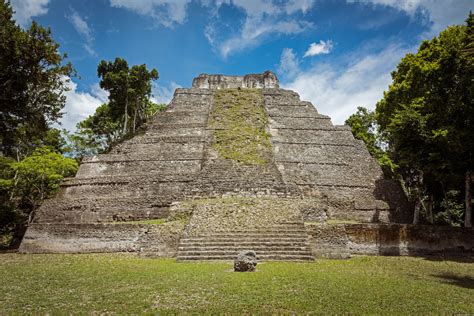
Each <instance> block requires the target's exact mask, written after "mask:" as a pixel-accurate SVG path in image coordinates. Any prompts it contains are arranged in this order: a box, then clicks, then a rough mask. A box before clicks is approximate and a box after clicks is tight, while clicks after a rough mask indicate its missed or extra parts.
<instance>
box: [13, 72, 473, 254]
mask: <svg viewBox="0 0 474 316" xmlns="http://www.w3.org/2000/svg"><path fill="white" fill-rule="evenodd" d="M410 214H411V208H410V204H409V203H408V202H407V199H406V197H405V195H404V192H403V191H402V189H401V187H400V185H399V184H398V183H396V182H394V181H391V180H384V179H383V174H382V171H381V169H380V167H379V165H378V164H377V162H376V161H375V160H374V159H373V158H372V157H371V156H370V155H369V153H368V151H367V149H366V148H365V146H364V144H363V142H362V141H359V140H356V139H354V137H353V136H352V133H351V130H350V128H349V127H348V126H338V125H333V124H332V123H331V120H330V118H329V117H328V116H325V115H322V114H319V113H318V112H317V110H316V109H315V107H314V106H313V105H312V104H311V103H309V102H306V101H301V100H300V98H299V96H298V94H297V93H295V92H293V91H289V90H284V89H280V88H279V82H278V79H277V78H276V76H275V75H274V74H273V73H272V72H270V71H267V72H265V73H263V74H251V75H246V76H243V77H238V76H224V75H207V74H201V75H199V76H198V77H197V78H195V79H194V80H193V85H192V88H190V89H177V90H176V91H175V94H174V98H173V100H172V101H171V103H170V104H169V106H168V107H167V109H166V110H165V111H164V112H162V113H159V114H158V115H157V116H156V117H155V119H154V121H153V122H151V123H150V124H149V125H148V127H147V129H146V131H145V133H144V134H141V135H136V136H135V137H133V138H132V139H130V140H126V141H124V142H122V143H121V144H119V145H117V146H116V147H115V148H113V150H112V151H110V152H109V153H107V154H102V155H98V156H94V157H90V158H86V159H84V160H83V162H82V164H81V166H80V168H79V171H78V173H77V175H76V177H75V178H71V179H66V180H65V181H64V182H63V183H62V186H61V189H60V192H59V194H58V195H57V196H56V198H54V199H51V200H48V201H45V203H44V204H43V205H42V206H41V208H39V209H38V210H37V211H36V214H35V216H34V220H33V222H32V223H31V224H30V225H29V227H28V230H27V232H26V235H25V237H24V239H23V242H22V244H21V247H20V251H21V252H32V253H41V252H121V251H126V252H137V253H140V254H142V255H148V256H171V257H177V259H179V260H198V259H234V258H235V256H236V255H237V253H238V252H239V251H241V250H245V249H252V250H255V251H256V253H257V255H258V258H259V260H272V259H274V260H312V259H314V257H319V256H324V257H336V258H337V257H347V256H350V255H351V254H412V253H420V252H425V251H428V250H429V251H444V250H446V249H448V250H449V249H461V248H462V249H464V250H473V244H472V240H474V239H473V238H472V231H470V232H469V231H465V230H459V231H457V232H456V233H455V234H453V233H452V231H448V230H443V228H440V227H431V228H429V229H428V228H425V229H424V230H420V228H418V226H412V225H405V224H403V223H408V222H409V221H410V220H411V219H410Z"/></svg>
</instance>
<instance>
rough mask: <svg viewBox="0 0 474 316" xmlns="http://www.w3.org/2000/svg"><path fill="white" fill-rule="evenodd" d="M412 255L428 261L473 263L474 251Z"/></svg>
mask: <svg viewBox="0 0 474 316" xmlns="http://www.w3.org/2000/svg"><path fill="white" fill-rule="evenodd" d="M411 256H412V257H421V258H423V259H425V260H429V261H453V262H459V263H474V253H464V254H463V253H448V254H446V253H445V254H426V255H419V254H418V255H416V254H414V255H411Z"/></svg>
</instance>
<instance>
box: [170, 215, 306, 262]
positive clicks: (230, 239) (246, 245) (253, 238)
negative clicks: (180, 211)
mask: <svg viewBox="0 0 474 316" xmlns="http://www.w3.org/2000/svg"><path fill="white" fill-rule="evenodd" d="M242 250H254V251H255V252H256V253H257V258H258V260H260V261H266V260H282V261H302V260H314V257H313V254H312V252H311V248H310V247H309V245H308V242H307V235H306V231H305V227H304V224H303V223H299V222H293V223H284V224H277V225H275V226H271V227H262V228H258V229H250V230H245V231H243V230H235V231H231V232H213V233H208V234H205V235H199V236H188V237H183V238H182V239H181V240H180V243H179V247H178V256H177V260H178V261H184V260H234V259H235V258H236V257H237V254H238V253H239V252H240V251H242Z"/></svg>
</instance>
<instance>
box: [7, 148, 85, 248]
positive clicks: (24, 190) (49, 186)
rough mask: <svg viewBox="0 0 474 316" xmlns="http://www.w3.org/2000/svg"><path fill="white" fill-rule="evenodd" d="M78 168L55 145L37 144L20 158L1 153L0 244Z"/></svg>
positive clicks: (73, 161) (74, 162)
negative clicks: (29, 153) (37, 145)
mask: <svg viewBox="0 0 474 316" xmlns="http://www.w3.org/2000/svg"><path fill="white" fill-rule="evenodd" d="M77 169H78V164H77V162H76V160H74V159H70V158H66V157H64V156H63V155H62V154H60V153H59V152H58V151H57V150H55V149H54V146H43V147H39V148H37V149H35V151H34V152H33V153H32V154H31V155H30V156H27V157H26V158H24V159H22V160H20V161H16V160H15V159H13V158H8V157H0V248H2V247H7V246H8V244H9V243H10V242H12V236H13V234H14V232H15V231H16V230H18V229H19V228H20V227H21V226H22V225H23V224H24V223H25V222H26V220H27V219H28V217H29V216H30V214H32V212H33V210H34V209H35V208H37V207H39V205H41V203H42V202H43V200H44V199H46V198H49V197H52V196H53V195H54V194H55V193H56V191H57V190H58V188H59V183H60V181H61V180H62V179H63V178H64V177H67V176H72V175H74V174H75V173H76V171H77Z"/></svg>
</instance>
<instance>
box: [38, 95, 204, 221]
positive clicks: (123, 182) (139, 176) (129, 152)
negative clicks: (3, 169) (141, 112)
mask: <svg viewBox="0 0 474 316" xmlns="http://www.w3.org/2000/svg"><path fill="white" fill-rule="evenodd" d="M211 105H212V95H211V93H210V92H209V90H202V89H177V91H176V92H175V96H174V98H173V100H172V102H171V103H170V105H169V106H168V108H167V109H166V111H165V112H164V113H160V115H157V116H156V118H155V120H154V121H153V122H152V123H151V124H150V125H149V127H148V129H147V130H146V132H145V133H144V134H143V135H138V136H135V137H134V138H132V139H130V140H127V141H124V142H122V143H121V144H119V145H117V146H116V147H115V148H113V150H112V151H111V152H110V153H108V154H103V155H98V156H95V157H91V158H86V159H84V161H83V162H82V163H81V166H80V168H79V171H78V173H77V175H76V177H75V178H73V179H67V180H66V181H64V182H63V183H62V185H61V189H60V192H59V194H58V195H57V197H56V198H55V199H52V200H50V201H46V202H45V203H44V204H43V205H42V207H41V208H40V209H39V210H37V211H36V215H35V219H34V222H35V223H97V222H112V221H132V220H142V219H154V218H163V217H166V216H168V214H169V211H168V208H169V205H170V203H171V202H173V201H175V200H179V199H182V198H183V196H184V192H185V188H186V187H187V185H188V183H189V182H191V181H194V179H195V177H196V175H197V174H199V172H200V171H201V168H202V160H203V156H204V142H205V138H206V136H207V131H206V124H207V118H208V113H209V110H210V107H211Z"/></svg>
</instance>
